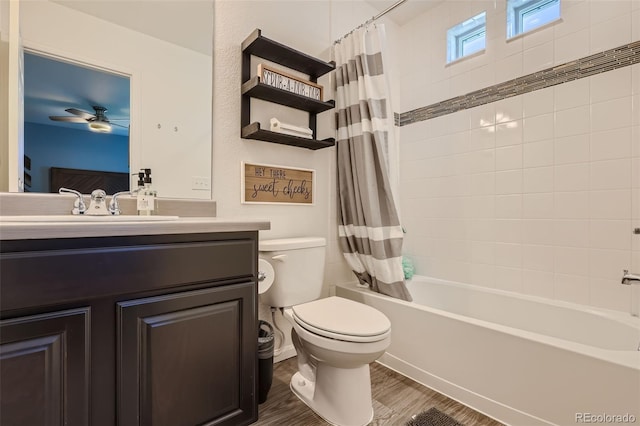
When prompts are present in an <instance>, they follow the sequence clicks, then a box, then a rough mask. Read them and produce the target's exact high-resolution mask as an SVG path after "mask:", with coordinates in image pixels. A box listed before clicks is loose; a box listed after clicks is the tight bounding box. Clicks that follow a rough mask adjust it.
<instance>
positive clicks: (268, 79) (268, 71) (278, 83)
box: [258, 64, 322, 101]
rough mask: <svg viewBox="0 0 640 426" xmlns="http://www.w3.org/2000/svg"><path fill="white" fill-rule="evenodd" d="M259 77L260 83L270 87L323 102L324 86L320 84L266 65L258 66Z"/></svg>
mask: <svg viewBox="0 0 640 426" xmlns="http://www.w3.org/2000/svg"><path fill="white" fill-rule="evenodd" d="M258 77H259V78H260V82H262V83H263V84H266V85H268V86H271V87H275V88H277V89H282V90H286V91H287V92H292V93H295V94H297V95H300V96H306V97H307V98H311V99H315V100H317V101H322V86H320V85H319V84H316V83H312V82H310V81H306V80H303V79H301V78H299V77H295V76H293V75H291V74H287V73H286V72H283V71H279V70H276V69H274V68H271V67H269V66H268V65H265V64H258Z"/></svg>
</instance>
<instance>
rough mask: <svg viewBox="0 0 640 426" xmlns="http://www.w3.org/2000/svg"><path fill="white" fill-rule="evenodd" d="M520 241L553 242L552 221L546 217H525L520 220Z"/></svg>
mask: <svg viewBox="0 0 640 426" xmlns="http://www.w3.org/2000/svg"><path fill="white" fill-rule="evenodd" d="M522 243H524V244H536V245H548V246H552V245H553V244H554V221H553V220H547V219H525V220H523V221H522Z"/></svg>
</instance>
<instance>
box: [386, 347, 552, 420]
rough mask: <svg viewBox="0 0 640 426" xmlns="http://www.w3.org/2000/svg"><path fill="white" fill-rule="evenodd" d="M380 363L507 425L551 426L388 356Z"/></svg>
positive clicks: (387, 354)
mask: <svg viewBox="0 0 640 426" xmlns="http://www.w3.org/2000/svg"><path fill="white" fill-rule="evenodd" d="M377 362H378V363H380V364H382V365H384V366H385V367H387V368H390V369H392V370H394V371H396V372H398V373H400V374H402V375H403V376H406V377H408V378H410V379H412V380H414V381H416V382H418V383H420V384H422V385H424V386H426V387H428V388H430V389H433V390H435V391H436V392H439V393H441V394H443V395H445V396H447V397H449V398H451V399H453V400H455V401H458V402H460V403H461V404H464V405H466V406H467V407H470V408H472V409H474V410H476V411H478V412H480V413H482V414H485V415H487V416H489V417H491V418H494V419H496V420H498V421H500V422H502V423H504V424H506V425H531V426H534V425H550V424H552V423H549V422H547V421H544V420H543V419H541V418H539V417H535V416H532V415H530V414H527V413H525V412H522V411H519V410H517V409H515V408H513V407H509V406H507V405H504V404H501V403H499V402H497V401H494V400H492V399H489V398H486V397H484V396H482V395H479V394H477V393H475V392H473V391H471V390H469V389H466V388H463V387H460V386H458V385H456V384H454V383H451V382H449V381H447V380H444V379H442V378H441V377H438V376H435V375H433V374H431V373H429V372H427V371H424V370H422V369H420V368H418V367H416V366H415V365H413V364H409V363H408V362H406V361H403V360H401V359H400V358H397V357H395V356H393V355H391V354H389V353H387V352H385V353H384V354H383V355H382V356H381V357H380V359H378V361H377Z"/></svg>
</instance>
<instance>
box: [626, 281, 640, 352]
mask: <svg viewBox="0 0 640 426" xmlns="http://www.w3.org/2000/svg"><path fill="white" fill-rule="evenodd" d="M622 284H625V285H631V284H640V275H638V274H630V273H629V271H628V270H626V269H625V270H624V274H623V275H622ZM638 290H640V287H638V286H635V285H634V286H633V287H632V288H631V315H632V316H634V317H637V316H640V294H638ZM638 350H639V351H640V346H638Z"/></svg>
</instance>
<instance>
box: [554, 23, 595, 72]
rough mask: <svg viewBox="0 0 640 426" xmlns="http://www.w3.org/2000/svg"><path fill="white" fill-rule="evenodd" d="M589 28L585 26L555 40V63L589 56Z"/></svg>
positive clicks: (558, 63)
mask: <svg viewBox="0 0 640 426" xmlns="http://www.w3.org/2000/svg"><path fill="white" fill-rule="evenodd" d="M589 34H590V32H589V29H588V28H585V29H583V30H580V31H576V32H574V33H570V34H567V35H566V36H564V37H560V38H557V39H556V40H555V41H554V50H553V54H554V64H555V65H560V64H564V63H567V62H571V61H574V60H576V59H579V58H583V57H585V56H589V53H590V51H591V49H590V47H591V44H590V42H589Z"/></svg>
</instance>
